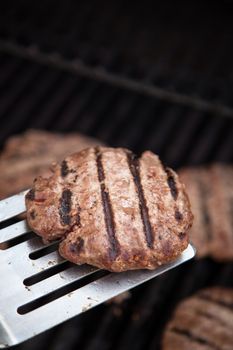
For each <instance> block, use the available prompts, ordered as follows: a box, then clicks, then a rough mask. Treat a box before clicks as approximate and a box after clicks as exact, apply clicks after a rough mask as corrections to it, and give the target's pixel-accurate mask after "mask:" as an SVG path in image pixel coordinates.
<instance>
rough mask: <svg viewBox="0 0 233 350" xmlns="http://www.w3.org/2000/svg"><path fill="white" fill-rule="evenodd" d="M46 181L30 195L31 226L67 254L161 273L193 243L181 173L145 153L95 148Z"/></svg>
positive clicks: (109, 267) (106, 266)
mask: <svg viewBox="0 0 233 350" xmlns="http://www.w3.org/2000/svg"><path fill="white" fill-rule="evenodd" d="M53 171H54V173H53V175H52V176H51V177H50V178H48V179H45V178H42V177H39V178H38V179H36V180H35V182H34V186H33V188H32V189H31V190H30V192H29V193H28V194H27V196H26V206H27V219H28V223H29V225H30V227H31V228H32V229H33V230H34V231H35V232H36V233H38V234H39V235H41V236H42V237H43V239H45V240H46V241H51V240H55V239H58V238H61V239H62V242H61V243H60V247H59V251H60V254H61V255H62V256H63V257H65V258H66V259H68V260H70V261H72V262H74V263H76V264H83V263H88V264H91V265H95V266H97V267H100V268H104V269H107V270H110V271H125V270H130V269H141V268H147V269H154V268H156V267H157V266H159V265H161V264H163V263H166V262H168V261H171V260H173V259H174V258H176V257H177V256H178V255H179V254H180V253H181V252H182V251H183V250H184V249H185V248H186V247H187V245H188V236H187V231H188V229H189V228H190V226H191V224H192V220H193V216H192V213H191V210H190V204H189V200H188V198H187V195H186V193H185V191H184V186H183V185H182V184H181V183H180V181H179V179H178V177H177V175H176V173H175V172H173V171H172V170H171V169H169V168H164V167H163V165H162V164H161V162H160V160H159V158H158V157H157V156H156V155H154V154H153V153H151V152H150V151H146V152H144V153H143V154H142V156H141V157H140V158H138V157H136V156H135V155H134V154H133V153H132V152H130V151H128V150H126V149H123V148H117V149H114V148H106V147H96V148H88V149H86V150H83V151H81V152H79V153H75V154H73V155H71V156H69V157H67V158H66V159H65V160H64V161H63V162H62V163H61V165H56V166H55V167H54V170H53Z"/></svg>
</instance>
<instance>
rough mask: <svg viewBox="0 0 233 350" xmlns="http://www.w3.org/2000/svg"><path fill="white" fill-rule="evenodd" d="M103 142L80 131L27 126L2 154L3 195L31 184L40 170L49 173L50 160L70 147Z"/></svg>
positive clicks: (76, 148)
mask: <svg viewBox="0 0 233 350" xmlns="http://www.w3.org/2000/svg"><path fill="white" fill-rule="evenodd" d="M100 144H101V142H100V141H97V140H95V139H92V138H90V137H87V136H84V135H81V134H78V133H71V134H59V133H51V132H47V131H42V130H28V131H26V132H25V133H23V134H21V135H17V136H12V137H10V138H9V139H8V140H7V142H6V143H5V145H4V148H3V151H2V153H1V155H0V168H1V175H0V197H1V198H4V197H7V196H10V195H11V194H15V193H18V192H20V191H22V190H25V189H27V188H29V187H30V186H31V184H32V181H33V179H34V178H35V177H36V176H38V174H39V175H42V176H49V175H50V170H49V169H50V166H51V163H52V162H53V161H58V162H60V161H62V159H64V158H65V157H66V156H67V155H68V154H70V150H71V149H73V150H74V151H75V152H78V151H81V150H82V149H84V148H87V147H94V146H96V145H100ZM19 174H20V176H19Z"/></svg>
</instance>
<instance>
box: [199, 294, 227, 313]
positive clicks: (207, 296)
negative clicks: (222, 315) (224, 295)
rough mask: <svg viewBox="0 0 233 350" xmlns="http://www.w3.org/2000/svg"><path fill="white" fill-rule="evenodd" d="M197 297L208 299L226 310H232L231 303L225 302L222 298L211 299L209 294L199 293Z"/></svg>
mask: <svg viewBox="0 0 233 350" xmlns="http://www.w3.org/2000/svg"><path fill="white" fill-rule="evenodd" d="M198 297H199V298H200V299H202V300H206V301H209V302H210V303H213V304H216V305H219V306H223V307H225V308H227V309H228V310H232V311H233V303H227V302H226V301H223V300H216V299H212V298H211V296H210V295H207V294H204V293H203V294H199V295H198Z"/></svg>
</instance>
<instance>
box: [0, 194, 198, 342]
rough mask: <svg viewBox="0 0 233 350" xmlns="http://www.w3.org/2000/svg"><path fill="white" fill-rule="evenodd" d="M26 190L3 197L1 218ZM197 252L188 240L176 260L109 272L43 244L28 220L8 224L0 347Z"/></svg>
mask: <svg viewBox="0 0 233 350" xmlns="http://www.w3.org/2000/svg"><path fill="white" fill-rule="evenodd" d="M26 192H27V191H25V192H22V193H20V194H18V195H15V196H12V197H10V198H7V199H5V200H2V201H0V222H4V221H6V220H8V219H10V218H12V217H14V216H17V215H19V214H21V213H23V212H24V211H25V204H24V196H25V194H26ZM6 223H7V222H6ZM6 223H5V224H6ZM1 225H2V226H4V224H1ZM194 255H195V250H194V248H193V247H192V246H191V245H189V246H188V248H187V249H186V250H185V251H184V252H183V253H182V254H181V256H180V257H179V258H178V259H177V260H175V261H173V262H172V263H169V264H166V265H163V266H161V267H159V268H158V269H156V270H153V271H149V270H136V271H128V272H123V273H109V272H107V271H103V270H99V269H97V268H94V267H91V266H88V265H82V266H76V265H73V264H71V263H69V262H67V261H65V260H64V259H63V258H62V257H61V256H60V255H59V254H58V253H57V243H53V244H50V245H47V246H45V245H44V244H43V243H42V240H41V239H40V238H39V237H37V236H36V235H35V234H34V233H33V232H31V230H30V228H29V227H28V226H27V223H26V221H25V220H23V221H18V222H16V223H14V224H10V225H9V226H6V227H4V228H2V229H1V230H0V348H4V347H8V346H11V345H15V344H18V343H20V342H22V341H24V340H27V339H29V338H31V337H33V336H34V335H37V334H39V333H41V332H43V331H45V330H47V329H49V328H51V327H53V326H55V325H57V324H59V323H61V322H63V321H65V320H68V319H70V318H72V317H74V316H76V315H78V314H80V313H82V312H84V311H86V310H88V309H90V308H92V307H94V306H96V305H98V304H100V303H103V302H104V301H106V300H108V299H110V298H113V297H115V296H116V295H118V294H120V293H122V292H124V291H127V290H129V289H131V288H133V287H136V286H138V285H139V284H141V283H143V282H146V281H148V280H150V279H151V278H153V277H156V276H158V275H160V274H162V273H164V272H166V271H168V270H170V269H172V268H174V267H176V266H178V265H180V264H182V263H183V262H185V261H187V260H189V259H191V258H192V257H193V256H194Z"/></svg>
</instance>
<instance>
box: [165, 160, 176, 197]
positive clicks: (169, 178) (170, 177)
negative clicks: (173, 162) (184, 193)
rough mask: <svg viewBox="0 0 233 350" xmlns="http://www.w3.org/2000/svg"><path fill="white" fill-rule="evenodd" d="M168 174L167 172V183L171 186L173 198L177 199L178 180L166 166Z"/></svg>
mask: <svg viewBox="0 0 233 350" xmlns="http://www.w3.org/2000/svg"><path fill="white" fill-rule="evenodd" d="M164 170H165V172H166V174H167V184H168V186H169V188H170V192H171V195H172V197H173V199H174V200H175V201H176V200H177V197H178V189H177V187H176V181H175V178H174V176H173V174H172V172H171V170H170V169H169V168H167V167H165V168H164Z"/></svg>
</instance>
